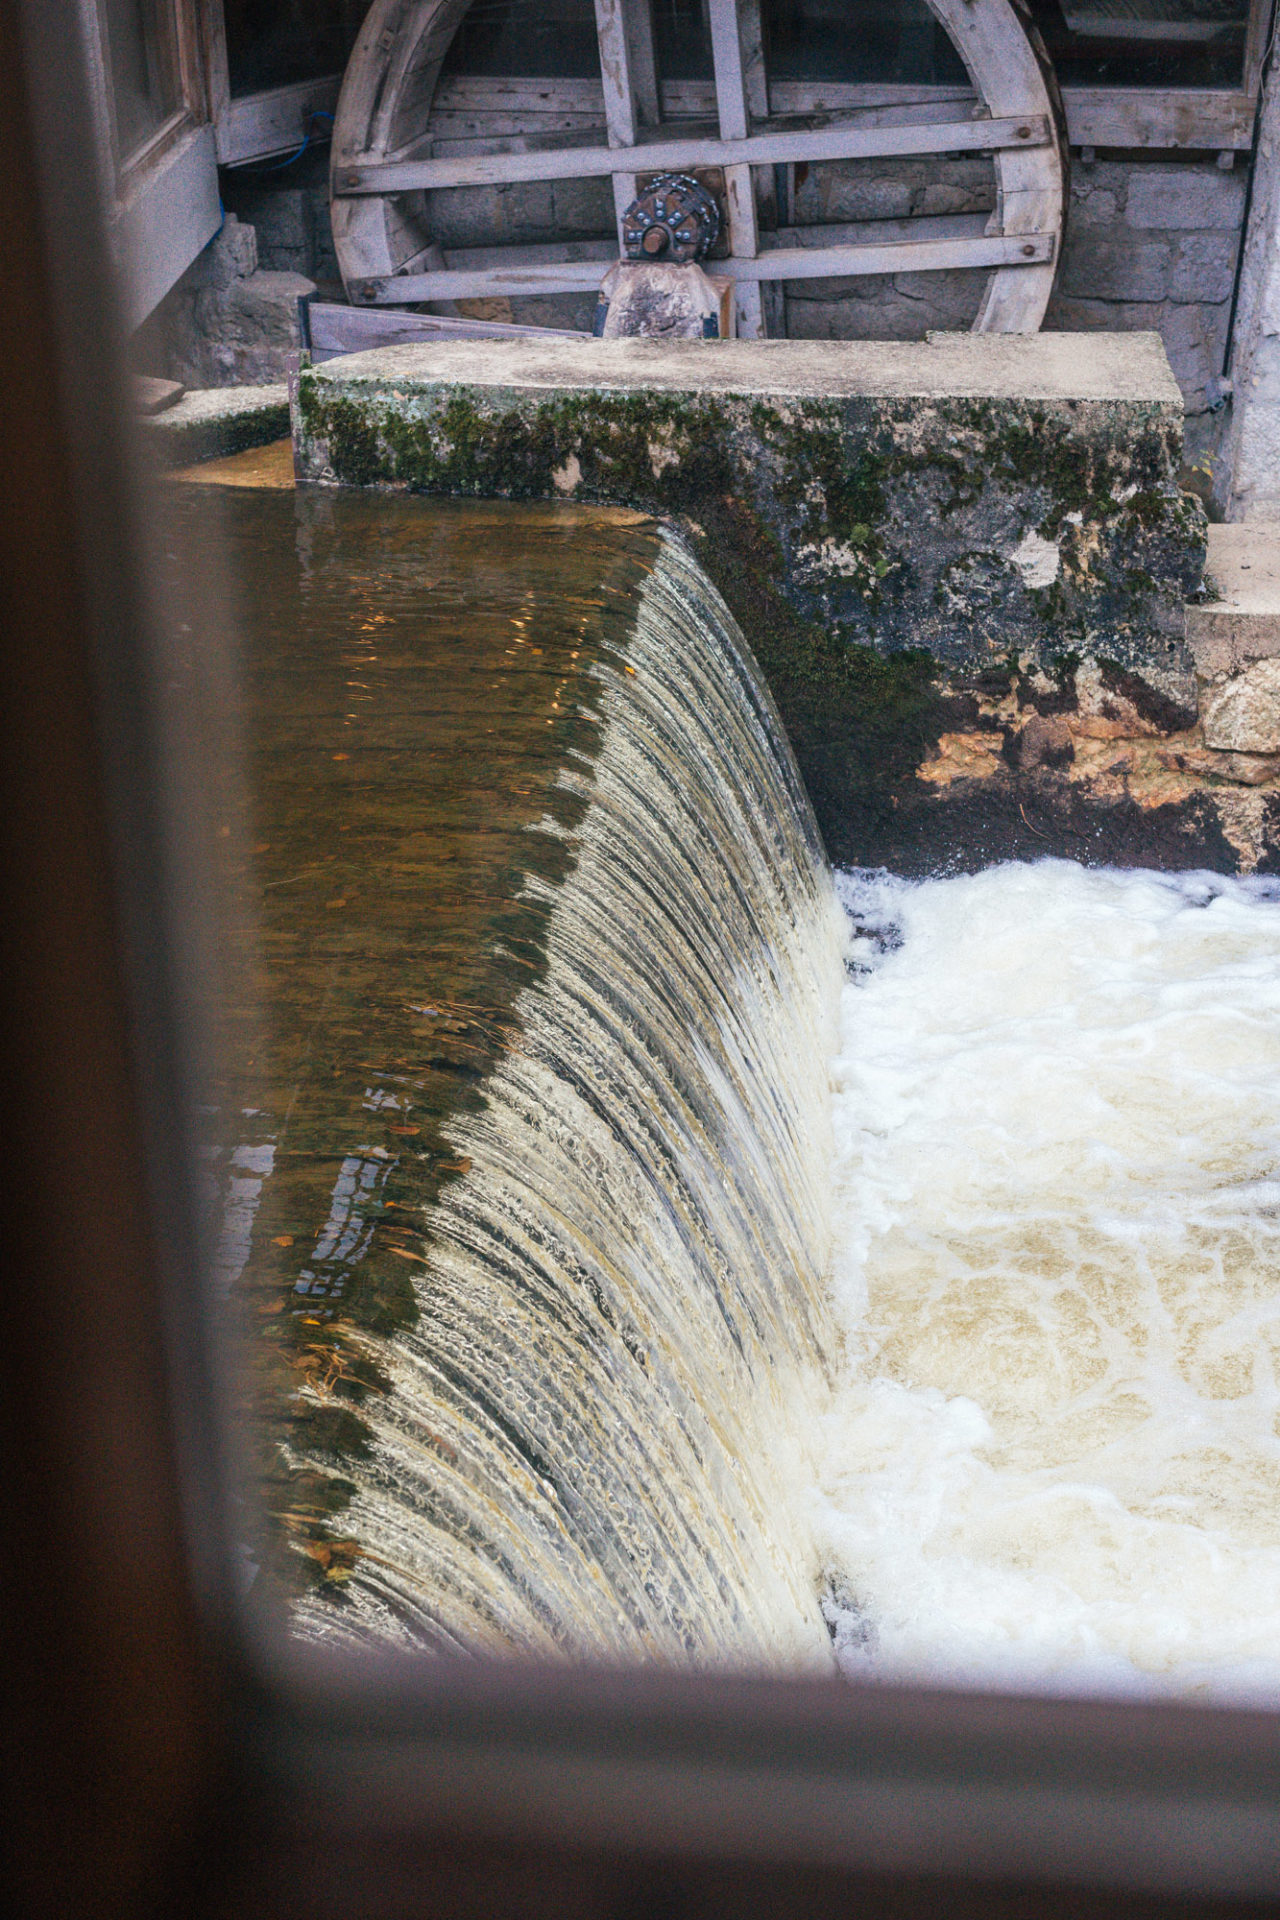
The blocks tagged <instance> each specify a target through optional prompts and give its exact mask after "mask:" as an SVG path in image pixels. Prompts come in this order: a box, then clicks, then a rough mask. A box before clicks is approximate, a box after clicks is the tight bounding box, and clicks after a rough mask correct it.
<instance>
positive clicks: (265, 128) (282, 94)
mask: <svg viewBox="0 0 1280 1920" xmlns="http://www.w3.org/2000/svg"><path fill="white" fill-rule="evenodd" d="M341 85H342V76H341V75H340V74H336V73H332V74H329V75H327V76H326V77H325V78H323V79H320V80H301V81H298V82H297V84H296V85H294V86H290V87H271V88H269V89H267V90H266V91H265V92H263V93H249V94H245V95H244V96H243V97H242V98H241V99H239V100H232V101H230V102H229V103H228V104H227V106H226V107H225V108H224V110H223V112H222V114H221V116H220V117H219V120H218V122H217V126H216V128H215V132H216V135H217V142H218V164H219V165H220V166H224V167H236V166H242V165H243V164H244V163H245V162H246V161H249V160H267V159H270V157H271V156H272V155H273V154H277V153H290V152H292V150H293V149H294V148H295V147H300V146H301V145H302V143H303V141H304V140H305V139H306V137H307V134H308V132H309V130H310V123H311V115H312V114H313V113H327V114H330V115H331V114H332V113H333V111H334V109H335V107H336V106H337V104H338V91H339V89H340V87H341Z"/></svg>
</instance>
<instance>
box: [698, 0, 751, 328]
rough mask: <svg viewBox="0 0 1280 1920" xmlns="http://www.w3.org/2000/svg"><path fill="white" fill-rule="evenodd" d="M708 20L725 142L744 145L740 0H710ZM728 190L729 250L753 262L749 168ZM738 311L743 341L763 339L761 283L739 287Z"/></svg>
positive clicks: (734, 176)
mask: <svg viewBox="0 0 1280 1920" xmlns="http://www.w3.org/2000/svg"><path fill="white" fill-rule="evenodd" d="M708 19H709V22H710V27H711V61H712V65H713V67H714V69H715V79H716V110H717V112H718V114H719V118H720V138H721V139H722V140H731V141H738V142H741V141H745V140H746V139H747V138H748V137H749V135H750V133H751V113H750V109H749V107H748V104H747V74H746V62H745V60H744V58H743V49H742V31H741V27H740V25H739V21H738V7H737V0H709V8H708ZM757 25H758V21H757ZM757 37H758V36H757ZM761 64H763V56H761ZM724 189H725V200H726V202H727V206H728V213H729V251H730V253H731V254H732V255H733V256H734V258H736V259H739V260H752V259H754V258H755V256H756V254H757V253H758V252H759V250H760V241H759V233H758V230H757V224H756V195H755V182H754V180H753V179H752V175H751V168H750V166H727V167H726V168H725V173H724ZM735 309H736V328H737V333H738V337H739V338H740V339H742V340H758V339H760V338H761V337H762V335H763V333H764V304H763V301H762V299H761V295H760V283H759V281H758V280H753V281H749V282H743V284H742V285H740V286H739V288H738V292H737V298H736V301H735Z"/></svg>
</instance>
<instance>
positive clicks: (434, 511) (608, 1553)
mask: <svg viewBox="0 0 1280 1920" xmlns="http://www.w3.org/2000/svg"><path fill="white" fill-rule="evenodd" d="M176 511H177V512H178V514H179V517H180V518H182V519H184V520H185V522H186V526H185V534H186V537H188V538H191V537H197V538H198V537H199V536H200V534H201V532H202V530H204V531H207V530H208V529H209V528H210V527H216V528H217V529H219V532H220V537H221V539H222V540H223V541H224V543H225V544H226V546H227V548H228V557H229V560H230V564H231V567H232V569H233V570H234V572H235V574H236V576H237V577H238V579H239V581H240V584H241V597H242V610H241V618H242V629H243V636H244V653H245V658H244V665H243V682H244V689H245V691H244V708H245V714H244V720H245V731H246V734H247V763H248V787H249V791H250V801H249V814H250V818H249V822H248V827H247V832H246V834H245V839H246V841H247V844H248V845H249V846H251V847H252V848H253V849H254V854H253V858H252V861H251V863H250V865H249V867H248V869H247V870H246V871H245V872H244V873H242V874H241V875H240V876H239V881H240V888H241V893H242V896H243V898H244V899H245V901H246V904H247V907H248V911H249V914H250V916H251V917H255V918H256V920H257V923H258V929H259V933H258V943H257V950H258V956H259V957H258V965H257V971H256V976H255V978H254V979H253V980H252V982H249V983H247V984H246V985H245V986H244V987H243V989H242V992H241V995H240V1000H239V1003H238V1004H239V1006H240V1013H239V1015H238V1016H237V1017H235V1018H233V1019H232V1020H231V1021H230V1022H228V1028H229V1031H228V1033H227V1039H226V1046H225V1053H226V1057H227V1061H228V1071H227V1072H226V1073H225V1074H224V1081H223V1085H222V1087H221V1088H220V1090H219V1097H218V1101H217V1105H218V1109H219V1117H220V1121H221V1136H220V1140H219V1142H218V1145H217V1149H216V1151H215V1152H214V1153H213V1155H212V1156H211V1171H212V1173H213V1175H214V1179H215V1182H216V1183H218V1185H219V1188H220V1199H221V1215H222V1222H223V1230H222V1238H221V1245H220V1249H219V1254H218V1268H219V1273H220V1277H221V1281H222V1284H223V1286H224V1287H225V1288H227V1289H228V1290H229V1292H230V1294H231V1295H232V1298H233V1300H234V1302H235V1303H236V1305H237V1306H238V1307H239V1308H240V1309H241V1310H242V1311H243V1314H244V1317H245V1319H246V1320H247V1321H248V1323H249V1338H248V1347H249V1351H250V1352H251V1354H252V1355H253V1356H254V1360H255V1366H256V1371H257V1374H258V1382H257V1390H256V1400H255V1404H254V1405H252V1406H251V1407H250V1408H248V1409H247V1410H246V1419H247V1422H248V1424H249V1426H250V1427H251V1429H252V1430H253V1431H254V1432H255V1433H256V1435H257V1436H258V1444H259V1449H260V1484H261V1487H262V1497H263V1504H264V1506H265V1509H266V1512H267V1515H268V1519H269V1527H268V1533H267V1537H266V1538H265V1539H262V1540H259V1541H257V1542H256V1543H255V1550H256V1551H257V1553H258V1554H259V1555H260V1556H263V1555H265V1556H266V1558H267V1560H268V1562H269V1564H270V1566H271V1568H272V1570H273V1573H274V1575H275V1576H276V1577H278V1578H280V1579H282V1581H283V1582H284V1585H285V1587H286V1589H287V1590H292V1591H293V1593H294V1596H295V1597H294V1599H293V1601H292V1603H291V1604H292V1607H293V1617H294V1620H295V1623H296V1624H297V1625H298V1626H299V1627H300V1629H301V1630H303V1631H305V1632H307V1633H310V1634H321V1635H325V1636H333V1635H335V1634H336V1635H341V1636H352V1637H355V1638H368V1637H370V1636H373V1637H387V1636H391V1637H395V1638H407V1639H409V1640H412V1641H415V1642H418V1643H423V1644H427V1645H431V1646H449V1645H456V1646H463V1647H468V1648H478V1647H479V1648H483V1647H488V1648H493V1649H496V1650H511V1649H514V1650H521V1651H528V1652H541V1653H549V1652H563V1653H572V1654H582V1655H588V1654H590V1655H596V1656H608V1657H624V1658H630V1657H643V1656H658V1657H661V1658H666V1659H674V1658H690V1657H692V1658H697V1659H703V1660H744V1659H745V1660H755V1661H769V1662H784V1663H788V1664H793V1663H795V1662H796V1661H802V1662H803V1661H813V1660H819V1661H827V1660H829V1653H828V1640H827V1636H826V1633H825V1630H824V1627H823V1623H822V1620H821V1616H820V1613H819V1609H818V1595H817V1588H816V1583H815V1581H814V1579H813V1577H812V1569H811V1567H810V1564H809V1558H810V1556H809V1553H808V1550H807V1547H806V1545H805V1543H804V1542H803V1540H802V1539H801V1537H800V1536H799V1534H797V1532H796V1524H795V1523H798V1522H800V1521H801V1520H802V1518H803V1516H802V1515H801V1513H800V1512H799V1510H798V1509H797V1510H794V1512H793V1509H792V1503H791V1502H790V1501H789V1498H788V1497H787V1495H786V1488H787V1487H788V1486H790V1485H792V1484H794V1483H795V1482H796V1481H797V1480H798V1479H800V1478H803V1477H804V1475H803V1474H802V1472H801V1471H800V1469H799V1467H798V1466H795V1465H792V1466H790V1467H788V1464H787V1463H788V1461H789V1460H790V1454H791V1452H792V1451H793V1450H794V1449H795V1448H796V1447H797V1446H799V1447H803V1446H804V1444H805V1441H804V1432H805V1423H804V1422H803V1421H800V1422H797V1421H796V1419H795V1412H796V1408H797V1406H798V1405H804V1404H807V1403H808V1399H809V1397H810V1393H811V1385H810V1383H811V1382H812V1381H813V1380H814V1379H815V1378H816V1377H817V1376H820V1375H821V1374H822V1372H823V1368H824V1365H825V1358H826V1355H827V1354H828V1352H829V1350H830V1345H831V1342H830V1334H829V1329H828V1327H827V1324H826V1313H825V1299H824V1295H823V1291H822V1270H823V1268H824V1266H825V1262H826V1252H827V1248H826V1239H825V1233H826V1224H825V1223H826V1216H827V1207H826V1192H825V1167H826V1161H827V1158H828V1154H827V1148H826V1141H827V1137H828V1135H829V1128H830V1114H829V1107H828V1102H827V1098H826V1061H827V1057H828V1055H829V1052H830V1049H831V1045H832V1044H833V1040H834V1026H833V1017H834V1010H835V1004H836V998H837V993H838V981H839V971H840V938H841V932H840V922H839V915H838V909H837V907H836V904H835V900H834V895H833V893H832V890H831V885H830V880H829V877H828V876H827V874H826V871H825V867H824V865H823V862H822V858H821V850H820V848H819V846H818V843H817V838H816V834H815V831H814V828H813V824H812V819H811V817H810V815H809V811H808V806H807V802H806V801H805V799H804V796H803V794H802V792H801V790H800V788H799V784H798V782H797V779H796V776H795V772H794V768H793V766H792V763H791V760H790V756H789V753H788V752H787V750H786V747H785V743H784V742H783V741H782V739H781V736H780V734H779V733H778V731H777V726H776V721H775V719H774V717H773V714H772V709H771V707H770V705H769V703H768V702H767V699H766V698H765V697H764V696H763V695H762V693H761V691H760V689H759V687H758V685H757V683H756V680H755V678H754V672H753V669H752V668H751V667H750V665H749V663H748V662H747V661H746V660H745V659H744V658H743V656H742V654H741V652H740V648H739V643H738V642H737V640H736V637H735V635H734V633H733V631H732V630H731V627H730V625H729V624H728V623H727V619H726V616H725V614H724V611H723V608H722V606H721V605H720V603H719V602H718V600H717V599H716V596H715V595H714V594H713V593H712V592H711V590H710V589H709V588H708V587H707V584H706V582H705V581H704V580H703V579H702V578H701V576H700V575H699V573H698V572H697V569H696V568H695V567H693V566H692V564H691V563H690V562H689V561H688V560H687V559H686V558H685V556H684V555H683V553H682V552H681V551H680V549H678V548H677V547H674V546H673V545H672V544H671V543H670V542H669V541H667V540H666V539H664V538H662V537H661V536H660V535H659V534H658V532H657V530H656V529H655V528H654V527H653V526H652V525H650V524H649V523H646V522H644V521H641V520H638V519H637V518H636V517H635V516H624V515H618V514H616V513H591V512H583V511H581V510H576V509H575V510H568V509H566V510H560V511H557V510H556V509H554V508H544V507H535V508H530V509H528V510H524V509H521V508H517V507H509V506H497V505H495V506H492V507H485V506H481V507H475V506H466V507H462V506H450V505H447V504H446V505H442V504H440V503H437V502H426V501H419V500H411V499H400V500H391V501H388V500H386V499H385V498H380V499H371V498H367V497H365V498H362V497H360V496H358V495H332V494H320V495H302V494H300V495H298V496H297V497H296V498H295V496H293V495H292V494H291V493H290V492H287V491H281V492H274V493H272V492H263V491H255V490H249V489H246V490H244V491H240V492H231V491H224V490H222V489H209V488H203V487H201V488H196V487H192V488H189V489H182V490H181V492H180V498H179V501H178V505H177V509H176ZM175 531H178V532H179V533H181V531H182V530H181V529H177V530H175ZM233 1004H234V1001H233ZM255 1006H256V1007H257V1009H259V1015H258V1016H255V1014H254V1012H253V1009H254V1007H255ZM299 1588H301V1591H300V1592H299Z"/></svg>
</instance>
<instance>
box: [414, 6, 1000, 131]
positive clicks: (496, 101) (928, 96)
mask: <svg viewBox="0 0 1280 1920" xmlns="http://www.w3.org/2000/svg"><path fill="white" fill-rule="evenodd" d="M750 4H751V0H744V5H743V12H744V14H745V12H746V8H747V6H749V5H750ZM753 64H754V63H753V62H751V61H750V60H748V61H747V99H748V105H749V107H750V109H751V111H752V113H753V114H754V113H757V112H758V113H759V115H760V116H763V115H764V114H765V112H766V111H768V112H772V113H829V112H839V111H842V110H845V109H852V110H854V111H858V110H861V109H863V108H869V109H875V108H882V107H909V106H935V107H936V106H945V105H946V104H947V103H948V102H951V103H953V104H955V105H962V106H971V105H973V103H974V102H975V100H976V98H977V96H976V95H975V93H974V91H973V89H972V87H966V86H947V87H922V86H897V85H889V84H884V83H881V82H878V81H877V82H868V81H856V82H850V81H844V80H773V81H769V82H768V83H767V90H766V97H765V100H764V101H763V102H762V103H761V105H760V107H759V109H757V107H756V104H755V100H754V95H753V79H752V75H753ZM659 96H660V98H659V105H660V118H661V119H663V120H705V119H709V118H712V117H714V115H715V110H716V89H715V82H714V80H663V81H662V82H661V85H660V88H659ZM432 110H433V112H434V111H437V110H438V111H440V112H442V113H467V114H475V113H517V114H525V113H586V114H594V115H595V116H596V118H597V119H599V120H600V121H601V123H603V120H604V94H603V91H602V89H601V86H600V82H599V81H598V80H594V79H592V80H561V79H552V78H548V79H537V78H534V79H522V78H511V79H505V78H498V77H495V76H493V75H490V74H447V75H443V76H442V77H441V79H440V80H439V82H438V83H437V86H436V90H435V98H434V103H433V109H432Z"/></svg>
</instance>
